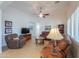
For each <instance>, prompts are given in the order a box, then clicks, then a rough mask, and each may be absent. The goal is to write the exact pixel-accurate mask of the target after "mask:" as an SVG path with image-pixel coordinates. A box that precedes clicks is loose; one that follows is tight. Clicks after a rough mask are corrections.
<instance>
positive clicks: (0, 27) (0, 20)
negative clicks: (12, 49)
mask: <svg viewBox="0 0 79 59" xmlns="http://www.w3.org/2000/svg"><path fill="white" fill-rule="evenodd" d="M0 53H2V12H1V10H0Z"/></svg>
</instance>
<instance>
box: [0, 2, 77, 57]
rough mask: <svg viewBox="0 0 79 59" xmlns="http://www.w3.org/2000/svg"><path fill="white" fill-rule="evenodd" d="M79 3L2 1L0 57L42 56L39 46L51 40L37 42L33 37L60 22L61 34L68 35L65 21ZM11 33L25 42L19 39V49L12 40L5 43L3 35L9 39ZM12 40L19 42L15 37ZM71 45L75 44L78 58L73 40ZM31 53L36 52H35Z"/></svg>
mask: <svg viewBox="0 0 79 59" xmlns="http://www.w3.org/2000/svg"><path fill="white" fill-rule="evenodd" d="M78 6H79V1H77V2H76V1H52V2H51V1H39V2H38V1H4V2H3V1H1V5H0V8H1V10H0V11H1V13H0V14H1V16H2V17H1V19H2V20H0V21H1V29H2V30H1V32H2V33H1V37H2V43H1V45H2V46H1V47H3V49H2V50H3V51H2V50H1V51H2V52H1V53H3V54H2V55H0V56H1V57H26V58H32V57H33V58H35V57H36V58H39V57H41V56H40V53H41V51H42V49H43V48H44V46H46V45H48V44H49V41H50V40H45V41H44V42H43V43H44V44H42V45H40V44H38V43H39V42H37V41H36V39H38V38H39V36H41V35H42V33H43V32H48V31H49V32H50V30H51V29H52V28H54V27H58V26H59V25H61V26H62V25H64V27H63V29H64V30H63V31H64V32H63V31H62V32H63V35H62V36H64V35H65V36H66V37H67V34H69V32H68V30H69V28H68V23H67V22H68V21H67V20H68V18H69V17H70V16H71V15H72V14H73V13H74V11H75V10H76V9H77V8H78ZM78 9H79V8H78ZM42 13H45V14H42ZM41 14H42V16H41ZM78 26H79V25H78ZM72 31H73V30H72ZM77 31H78V30H77ZM25 33H28V34H25ZM11 34H17V35H15V36H17V37H18V36H19V37H21V38H22V37H23V39H24V41H21V42H22V43H20V44H21V45H20V48H19V47H18V46H16V44H17V43H13V42H12V43H11V41H10V42H9V43H7V40H6V39H7V37H6V36H7V35H9V38H10V37H11V38H12V36H11ZM24 34H25V35H24ZM69 35H70V34H69ZM77 36H78V35H77ZM26 38H28V39H26ZM67 38H68V37H67ZM14 40H18V41H19V39H18V38H16V39H14ZM72 41H73V40H72ZM73 42H74V41H73ZM12 44H14V45H12ZM72 45H73V47H74V51H73V53H74V52H75V51H76V52H75V53H74V57H79V50H78V47H76V45H75V43H73V44H72ZM78 46H79V44H78ZM6 47H8V48H6ZM73 47H71V48H73ZM26 50H27V51H26ZM27 52H28V53H27ZM21 53H22V54H21ZM33 53H36V54H35V55H34V54H33ZM58 57H61V56H58Z"/></svg>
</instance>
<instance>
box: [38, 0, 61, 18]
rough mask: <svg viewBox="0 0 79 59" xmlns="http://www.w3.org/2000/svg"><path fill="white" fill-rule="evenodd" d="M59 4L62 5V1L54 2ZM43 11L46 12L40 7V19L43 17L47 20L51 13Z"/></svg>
mask: <svg viewBox="0 0 79 59" xmlns="http://www.w3.org/2000/svg"><path fill="white" fill-rule="evenodd" d="M58 3H60V1H55V2H54V4H58ZM43 11H44V10H43V7H39V14H38V16H39V17H41V18H46V17H47V16H49V15H50V13H48V12H43Z"/></svg>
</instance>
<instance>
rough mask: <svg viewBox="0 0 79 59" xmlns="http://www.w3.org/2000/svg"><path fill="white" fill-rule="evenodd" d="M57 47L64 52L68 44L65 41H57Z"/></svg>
mask: <svg viewBox="0 0 79 59" xmlns="http://www.w3.org/2000/svg"><path fill="white" fill-rule="evenodd" d="M58 46H59V48H60V49H62V50H65V49H66V48H67V46H68V43H67V41H66V40H64V39H63V40H60V41H59V43H58Z"/></svg>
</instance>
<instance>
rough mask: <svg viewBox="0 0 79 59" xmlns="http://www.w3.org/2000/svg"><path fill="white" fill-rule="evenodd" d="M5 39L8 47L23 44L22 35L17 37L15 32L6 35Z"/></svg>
mask: <svg viewBox="0 0 79 59" xmlns="http://www.w3.org/2000/svg"><path fill="white" fill-rule="evenodd" d="M14 38H18V40H14ZM5 40H6V43H7V47H8V48H10V49H18V48H22V47H23V45H24V44H25V42H24V39H23V36H20V37H19V36H18V35H17V34H10V35H6V36H5Z"/></svg>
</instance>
